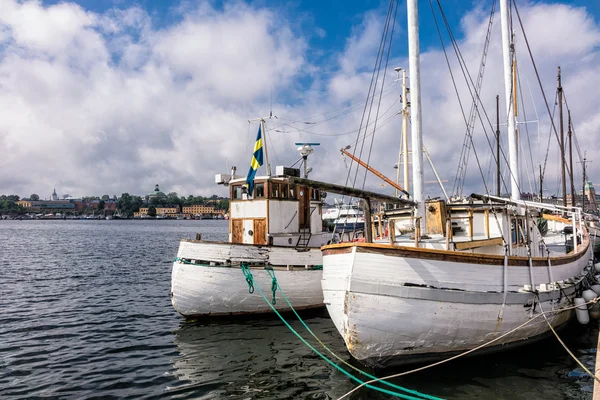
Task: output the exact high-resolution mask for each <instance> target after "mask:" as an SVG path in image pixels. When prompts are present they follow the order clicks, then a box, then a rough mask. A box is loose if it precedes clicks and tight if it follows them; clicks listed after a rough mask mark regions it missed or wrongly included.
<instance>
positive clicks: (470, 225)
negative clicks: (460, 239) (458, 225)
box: [469, 209, 474, 239]
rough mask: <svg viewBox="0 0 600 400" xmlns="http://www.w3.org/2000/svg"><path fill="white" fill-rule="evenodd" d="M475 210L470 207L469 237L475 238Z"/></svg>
mask: <svg viewBox="0 0 600 400" xmlns="http://www.w3.org/2000/svg"><path fill="white" fill-rule="evenodd" d="M473 229H474V228H473V210H471V209H469V238H470V239H473Z"/></svg>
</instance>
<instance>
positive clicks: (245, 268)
mask: <svg viewBox="0 0 600 400" xmlns="http://www.w3.org/2000/svg"><path fill="white" fill-rule="evenodd" d="M241 267H242V271H243V272H244V276H245V277H248V276H250V277H251V276H252V274H251V273H249V268H248V266H247V265H246V264H243V263H242V264H241ZM247 273H248V274H249V275H247ZM247 281H248V280H247ZM248 284H250V283H248ZM277 286H278V287H279V289H280V291H281V292H282V295H283V291H282V290H281V287H280V286H279V284H277ZM254 287H255V288H256V290H257V291H258V293H259V294H260V295H261V297H262V298H263V300H265V302H266V303H267V304H269V307H271V309H272V310H273V312H275V314H277V316H278V317H279V319H281V321H282V322H283V323H284V324H285V326H287V328H288V329H289V330H290V331H291V332H292V333H293V334H294V335H295V336H296V337H297V338H298V339H300V340H301V341H302V343H304V344H305V345H306V346H308V347H309V348H310V349H311V350H312V351H313V352H314V353H315V354H317V355H318V356H319V357H321V358H322V359H323V360H325V361H326V362H327V363H329V364H330V365H331V366H333V367H334V368H335V369H337V370H338V371H340V372H341V373H343V374H344V375H346V376H347V377H348V378H350V379H352V380H353V381H355V382H358V383H359V384H361V387H362V386H366V387H368V388H369V389H373V390H376V391H378V392H382V393H385V394H389V395H392V396H397V397H400V398H402V399H409V400H422V399H430V400H441V398H439V397H434V396H430V395H427V394H423V393H419V392H417V391H415V390H411V389H407V388H404V387H402V386H398V385H394V384H393V383H390V382H386V381H383V380H379V379H375V380H377V381H380V382H382V383H384V384H387V385H389V386H392V387H394V388H396V389H398V390H402V391H405V392H407V393H411V394H414V395H417V396H421V397H414V396H410V395H406V394H404V393H398V392H394V391H391V390H387V389H384V388H380V387H377V386H373V385H371V384H370V383H369V382H364V381H363V380H361V379H359V378H357V377H355V376H354V375H352V374H350V373H349V372H348V371H346V370H345V369H343V368H341V367H340V366H339V365H337V364H335V363H334V362H333V361H331V360H330V359H329V358H327V357H326V356H325V355H324V354H322V353H321V352H320V351H319V350H317V349H315V348H314V346H312V345H311V344H310V343H308V342H307V341H306V339H304V338H303V337H302V336H301V335H300V334H299V333H298V332H297V331H296V330H295V329H294V328H292V326H291V325H290V324H289V323H288V322H287V321H286V320H285V318H284V317H283V316H282V315H281V314H280V313H279V311H277V309H276V308H275V307H274V306H273V305H272V304H271V302H269V300H268V299H267V297H266V296H265V295H264V294H263V292H262V291H261V290H260V287H259V286H254ZM283 296H284V297H285V295H283ZM286 301H287V297H286ZM288 304H289V305H290V307H291V304H290V303H289V301H288ZM292 310H293V307H292ZM294 313H296V311H295V310H294ZM296 315H297V313H296ZM304 326H306V324H304ZM313 335H314V334H313ZM361 372H362V371H361ZM362 373H363V374H365V375H366V374H367V373H366V372H362Z"/></svg>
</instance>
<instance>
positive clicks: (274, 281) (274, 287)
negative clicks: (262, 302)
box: [265, 267, 279, 305]
mask: <svg viewBox="0 0 600 400" xmlns="http://www.w3.org/2000/svg"><path fill="white" fill-rule="evenodd" d="M265 269H266V270H267V272H268V273H269V276H270V277H271V304H273V305H275V304H276V303H277V300H275V292H276V291H277V286H279V285H278V284H277V278H275V271H273V268H272V267H266V268H265Z"/></svg>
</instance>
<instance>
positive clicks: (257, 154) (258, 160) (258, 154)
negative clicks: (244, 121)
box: [246, 125, 263, 196]
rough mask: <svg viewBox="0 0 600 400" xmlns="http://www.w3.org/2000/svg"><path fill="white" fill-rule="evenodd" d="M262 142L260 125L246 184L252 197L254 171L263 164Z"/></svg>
mask: <svg viewBox="0 0 600 400" xmlns="http://www.w3.org/2000/svg"><path fill="white" fill-rule="evenodd" d="M262 146H263V142H262V136H261V134H260V125H258V133H257V134H256V143H254V154H252V162H251V163H250V170H249V171H248V177H247V178H246V183H247V184H248V194H249V195H250V196H252V191H253V190H254V175H256V170H258V167H260V166H261V165H262V164H263V149H262Z"/></svg>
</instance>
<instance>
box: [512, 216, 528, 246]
mask: <svg viewBox="0 0 600 400" xmlns="http://www.w3.org/2000/svg"><path fill="white" fill-rule="evenodd" d="M511 233H512V235H511V236H512V244H524V243H526V242H527V238H526V237H525V221H524V220H523V219H521V218H517V219H513V220H512V221H511Z"/></svg>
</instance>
